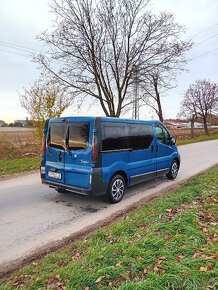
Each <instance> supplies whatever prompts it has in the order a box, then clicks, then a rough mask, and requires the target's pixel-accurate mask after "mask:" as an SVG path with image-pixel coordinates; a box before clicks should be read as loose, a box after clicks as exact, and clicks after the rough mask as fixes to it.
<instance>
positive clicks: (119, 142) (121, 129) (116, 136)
mask: <svg viewBox="0 0 218 290" xmlns="http://www.w3.org/2000/svg"><path fill="white" fill-rule="evenodd" d="M126 127H127V126H126V125H125V124H120V123H117V124H116V123H109V124H103V140H102V150H121V149H127V148H128V139H127V134H126Z"/></svg>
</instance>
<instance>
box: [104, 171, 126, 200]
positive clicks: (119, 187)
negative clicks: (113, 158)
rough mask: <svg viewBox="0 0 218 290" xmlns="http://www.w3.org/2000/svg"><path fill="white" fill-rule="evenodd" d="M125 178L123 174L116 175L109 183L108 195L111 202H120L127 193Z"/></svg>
mask: <svg viewBox="0 0 218 290" xmlns="http://www.w3.org/2000/svg"><path fill="white" fill-rule="evenodd" d="M125 188H126V184H125V180H124V178H123V176H121V175H115V176H114V177H113V178H112V179H111V181H110V184H109V187H108V191H107V196H108V199H109V201H110V203H118V202H120V201H121V199H122V198H123V196H124V193H125Z"/></svg>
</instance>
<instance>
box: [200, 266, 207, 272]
mask: <svg viewBox="0 0 218 290" xmlns="http://www.w3.org/2000/svg"><path fill="white" fill-rule="evenodd" d="M199 271H200V272H207V268H205V267H200V269H199Z"/></svg>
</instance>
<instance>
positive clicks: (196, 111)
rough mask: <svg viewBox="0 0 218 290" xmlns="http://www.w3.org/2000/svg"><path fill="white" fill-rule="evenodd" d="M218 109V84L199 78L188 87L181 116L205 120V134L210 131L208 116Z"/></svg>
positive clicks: (182, 104)
mask: <svg viewBox="0 0 218 290" xmlns="http://www.w3.org/2000/svg"><path fill="white" fill-rule="evenodd" d="M217 110H218V84H217V83H213V82H211V81H209V80H205V79H204V80H198V81H196V82H195V83H194V84H192V85H190V86H189V88H188V89H187V91H186V93H185V95H184V98H183V100H182V103H181V109H180V116H185V117H189V118H190V119H192V122H193V121H194V118H196V117H200V118H202V120H203V124H204V131H205V134H209V131H208V126H207V122H208V116H209V115H211V114H212V113H214V112H216V111H217Z"/></svg>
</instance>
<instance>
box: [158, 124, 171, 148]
mask: <svg viewBox="0 0 218 290" xmlns="http://www.w3.org/2000/svg"><path fill="white" fill-rule="evenodd" d="M155 129H156V134H157V140H158V141H159V142H161V143H163V144H167V145H169V144H170V134H169V132H168V131H167V129H166V128H165V127H163V126H162V125H160V124H157V125H156V127H155Z"/></svg>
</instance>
